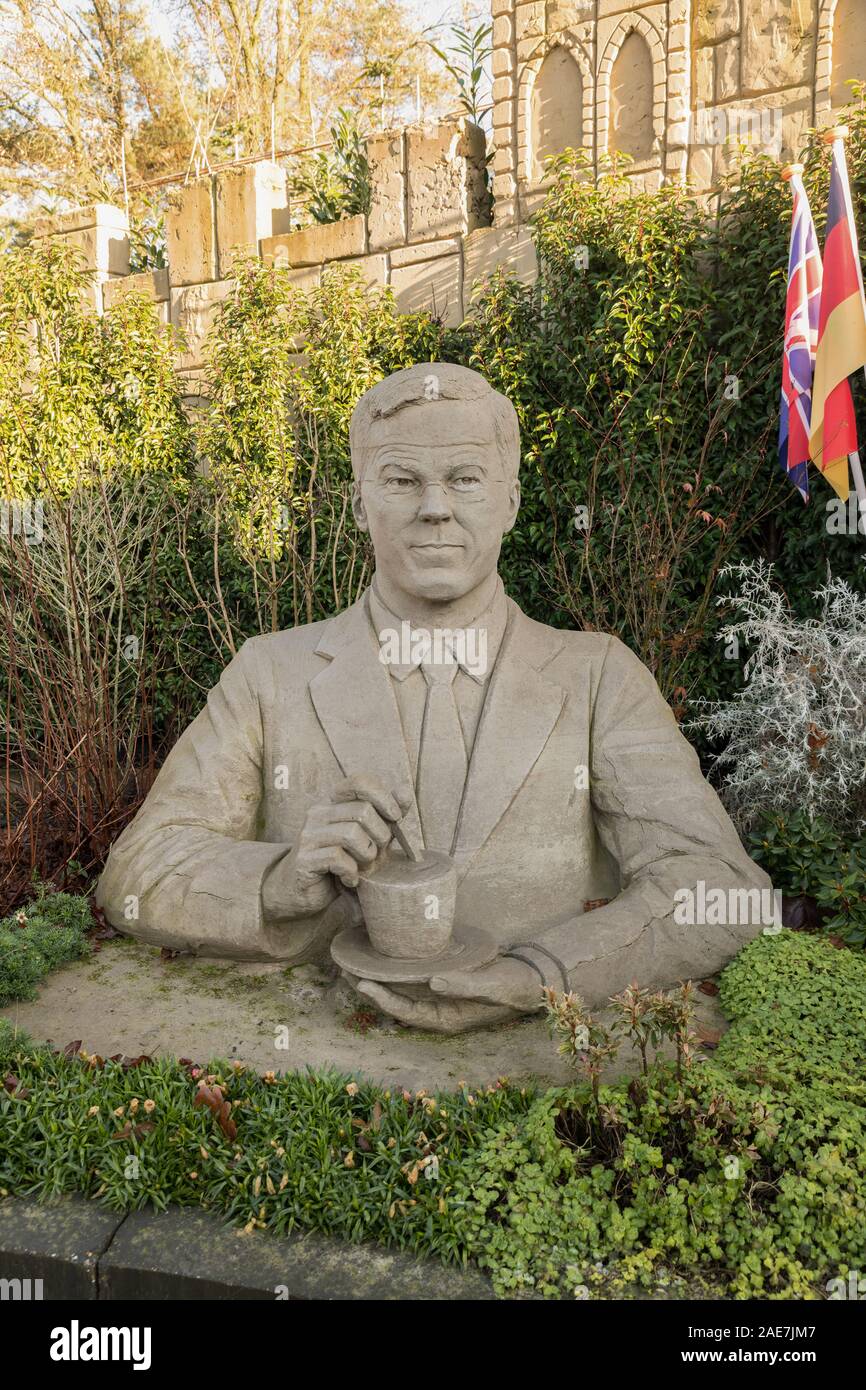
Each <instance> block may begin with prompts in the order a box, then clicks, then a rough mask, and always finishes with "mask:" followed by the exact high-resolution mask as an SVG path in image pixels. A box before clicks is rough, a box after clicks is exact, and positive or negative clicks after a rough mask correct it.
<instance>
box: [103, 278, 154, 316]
mask: <svg viewBox="0 0 866 1390" xmlns="http://www.w3.org/2000/svg"><path fill="white" fill-rule="evenodd" d="M133 292H134V293H135V294H143V295H145V296H146V297H147V298H148V299H149V300H151V302H152V303H154V304H161V303H163V301H167V300H168V297H169V290H168V271H167V270H143V271H142V272H141V273H140V274H138V275H124V276H122V277H120V278H118V279H116V280H106V281H105V283H104V284H103V286H102V305H103V308H105V309H110V308H112V306H113V305H115V304H117V303H118V301H119V300H121V299H123V297H124V296H125V295H127V294H131V293H133Z"/></svg>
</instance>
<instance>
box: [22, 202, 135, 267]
mask: <svg viewBox="0 0 866 1390" xmlns="http://www.w3.org/2000/svg"><path fill="white" fill-rule="evenodd" d="M33 235H34V239H37V240H39V239H42V238H45V237H47V238H50V239H51V240H52V241H60V242H63V243H64V244H65V245H67V246H72V247H74V248H75V250H76V251H78V252H79V253H80V255H81V258H82V262H83V264H84V267H85V268H86V269H87V270H94V271H96V272H97V273H98V274H99V275H104V276H108V275H128V274H129V223H128V222H127V220H126V214H125V213H124V212H122V211H121V209H120V208H116V207H114V206H113V204H111V203H91V204H89V205H88V206H86V207H82V208H74V209H73V210H72V211H71V212H64V213H60V214H59V215H57V216H53V217H39V218H37V219H36V225H35V228H34V232H33Z"/></svg>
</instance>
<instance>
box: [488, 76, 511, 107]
mask: <svg viewBox="0 0 866 1390" xmlns="http://www.w3.org/2000/svg"><path fill="white" fill-rule="evenodd" d="M492 95H493V101H494V104H495V103H496V102H498V101H509V100H510V99H511V97H513V96H514V76H513V74H511V73H507V74H505V75H504V76H502V77H495V78H494V79H493V91H492Z"/></svg>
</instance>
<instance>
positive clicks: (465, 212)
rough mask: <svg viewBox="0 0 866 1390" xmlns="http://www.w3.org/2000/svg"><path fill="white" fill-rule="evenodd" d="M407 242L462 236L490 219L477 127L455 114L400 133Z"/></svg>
mask: <svg viewBox="0 0 866 1390" xmlns="http://www.w3.org/2000/svg"><path fill="white" fill-rule="evenodd" d="M406 155H407V158H406V164H407V177H408V191H409V196H408V229H407V231H408V236H407V239H408V240H409V241H410V242H416V241H430V240H432V239H434V238H438V237H446V236H465V235H466V233H467V232H471V231H473V230H474V228H475V227H481V226H485V225H487V224H488V223H489V221H490V198H489V194H488V192H487V184H486V180H485V156H486V139H485V135H484V132H483V130H481V129H480V128H479V127H478V126H476V125H473V123H472V122H471V121H469V120H467V119H466V118H465V117H461V118H460V119H459V120H457V121H443V122H441V123H440V124H439V125H436V126H432V127H425V128H419V129H412V130H409V131H408V132H407V135H406Z"/></svg>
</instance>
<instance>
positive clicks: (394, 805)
mask: <svg viewBox="0 0 866 1390" xmlns="http://www.w3.org/2000/svg"><path fill="white" fill-rule="evenodd" d="M352 798H355V799H356V800H358V801H369V803H370V805H371V806H373V807H374V808H375V809H376V810H377V811H378V812H379V815H380V816H382V818H383V819H384V820H386V821H395V820H400V819H401V818H402V817H403V815H404V814H405V813H406V811H408V809H409V807H410V806H411V805H412V793H411V791H410V790H409V788H408V787H396V788H393V789H392V790H389V789H388V788H387V787H384V786H383V785H382V783H381V782H380V781H379V779H378V778H377V777H374V776H373V775H372V774H370V775H366V776H355V777H348V778H347V779H346V780H345V781H344V782H341V783H340V784H339V786H337V787H335V789H334V794H333V797H332V800H333V801H349V800H351V799H352Z"/></svg>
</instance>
